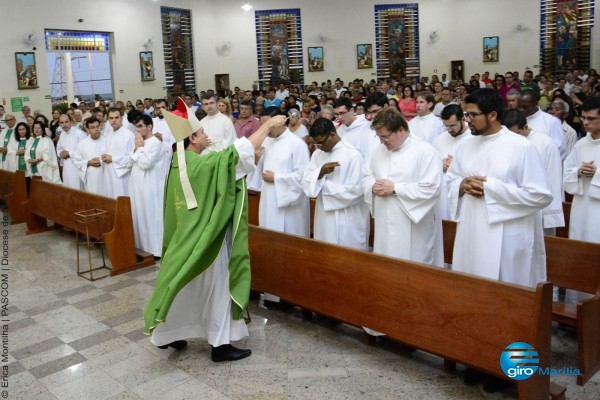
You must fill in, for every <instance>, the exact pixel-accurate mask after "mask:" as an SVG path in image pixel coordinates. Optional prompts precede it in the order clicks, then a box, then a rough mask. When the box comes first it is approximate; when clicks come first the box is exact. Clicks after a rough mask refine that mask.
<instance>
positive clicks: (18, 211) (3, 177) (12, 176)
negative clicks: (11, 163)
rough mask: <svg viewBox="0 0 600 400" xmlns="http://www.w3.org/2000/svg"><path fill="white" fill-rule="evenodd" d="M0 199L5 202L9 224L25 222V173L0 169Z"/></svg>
mask: <svg viewBox="0 0 600 400" xmlns="http://www.w3.org/2000/svg"><path fill="white" fill-rule="evenodd" d="M0 198H1V199H2V200H4V201H6V206H7V207H8V212H9V213H10V216H11V224H20V223H22V222H25V212H24V208H23V203H24V202H25V201H26V200H27V184H26V182H25V171H15V172H10V171H6V170H3V169H0Z"/></svg>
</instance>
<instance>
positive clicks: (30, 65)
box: [15, 53, 38, 89]
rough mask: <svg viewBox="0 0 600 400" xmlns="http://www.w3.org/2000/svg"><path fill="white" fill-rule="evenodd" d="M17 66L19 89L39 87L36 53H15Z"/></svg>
mask: <svg viewBox="0 0 600 400" xmlns="http://www.w3.org/2000/svg"><path fill="white" fill-rule="evenodd" d="M15 66H16V67H17V86H18V88H19V89H35V88H37V87H38V81H37V67H36V65H35V53H15Z"/></svg>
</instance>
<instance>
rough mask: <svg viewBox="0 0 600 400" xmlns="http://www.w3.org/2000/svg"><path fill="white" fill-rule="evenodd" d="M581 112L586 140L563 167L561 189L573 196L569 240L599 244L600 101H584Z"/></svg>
mask: <svg viewBox="0 0 600 400" xmlns="http://www.w3.org/2000/svg"><path fill="white" fill-rule="evenodd" d="M581 110H582V111H581V122H582V124H583V128H584V129H585V132H587V136H585V137H584V138H582V139H581V140H579V141H578V142H577V144H576V145H575V148H574V149H573V151H572V152H571V154H570V155H569V156H568V157H567V159H566V160H565V164H564V175H563V183H564V188H565V191H566V192H568V193H571V194H572V195H573V205H572V206H571V220H570V225H569V238H571V239H577V240H584V241H589V242H597V243H600V174H598V173H597V168H598V165H600V146H599V144H600V97H597V96H593V97H588V98H587V99H586V100H585V101H584V102H583V104H582V106H581Z"/></svg>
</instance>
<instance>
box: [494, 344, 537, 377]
mask: <svg viewBox="0 0 600 400" xmlns="http://www.w3.org/2000/svg"><path fill="white" fill-rule="evenodd" d="M539 363H540V359H539V357H538V353H537V351H535V349H534V348H533V346H531V345H530V344H527V343H524V342H515V343H512V344H510V345H508V346H507V347H506V349H505V350H504V351H503V352H502V355H501V356H500V366H501V367H502V371H504V373H505V374H506V376H508V377H509V378H512V379H514V380H517V381H522V380H525V379H527V378H531V376H533V374H535V373H536V371H537V370H538V365H539Z"/></svg>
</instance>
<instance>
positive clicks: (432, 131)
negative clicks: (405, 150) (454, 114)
mask: <svg viewBox="0 0 600 400" xmlns="http://www.w3.org/2000/svg"><path fill="white" fill-rule="evenodd" d="M434 102H435V100H434V97H433V93H431V92H419V93H417V116H416V117H414V118H413V119H411V120H410V122H409V123H408V128H409V129H410V134H411V135H414V136H416V137H418V138H419V139H423V140H425V141H427V142H429V143H433V140H434V139H435V138H436V137H437V136H438V135H439V134H440V133H442V131H443V130H444V124H442V120H441V119H439V118H438V117H436V116H435V115H433V113H432V110H433V104H434Z"/></svg>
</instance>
